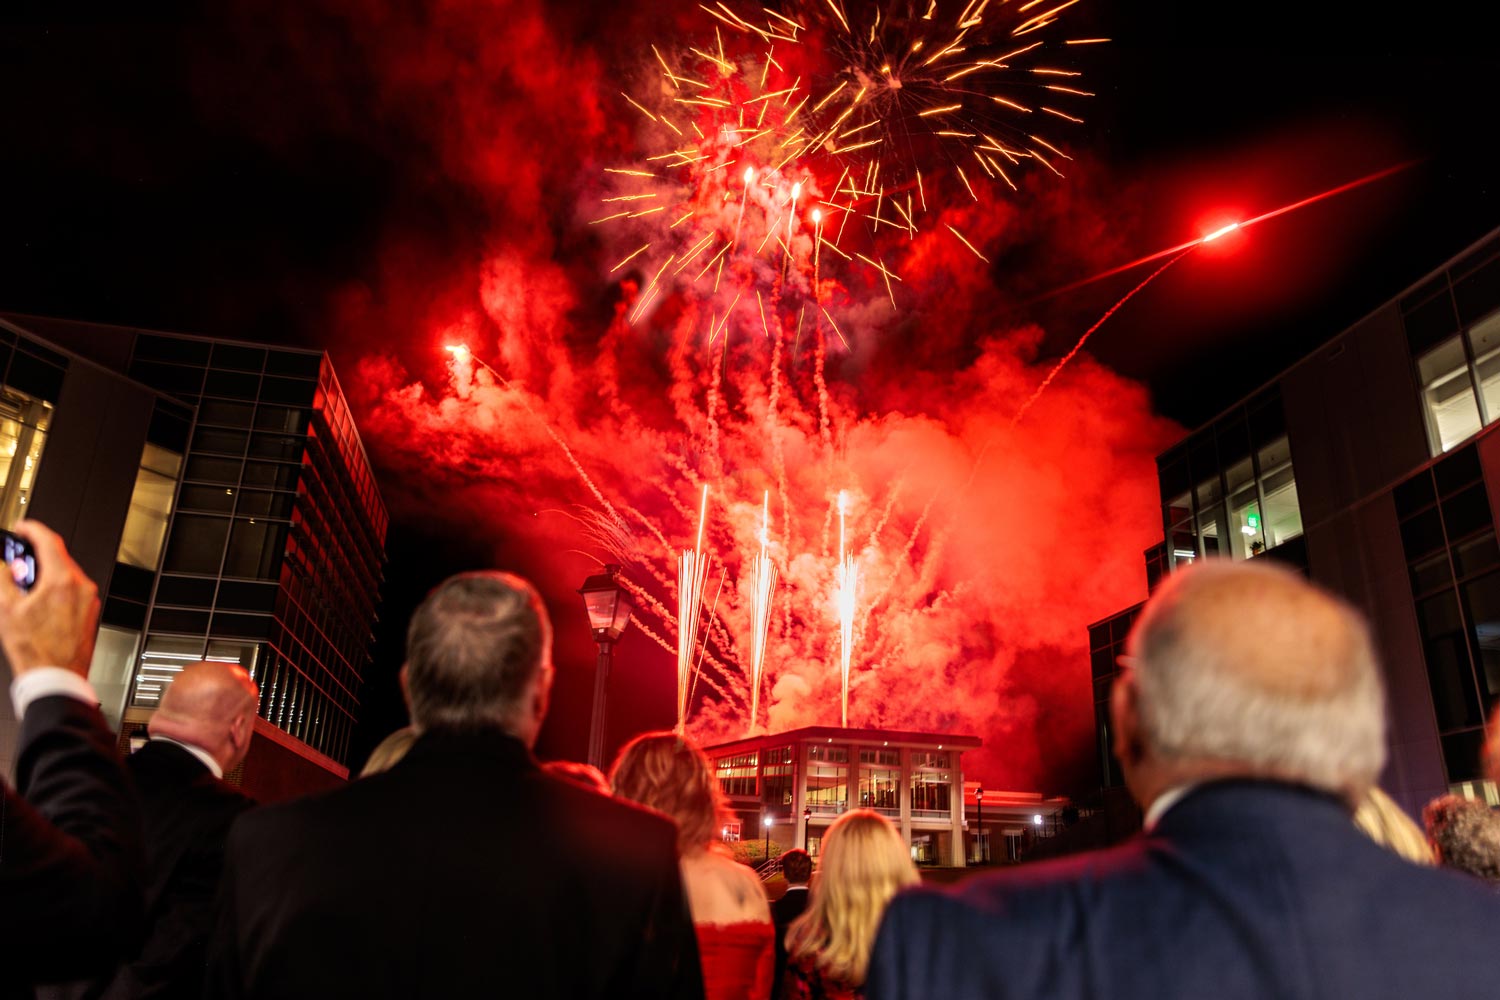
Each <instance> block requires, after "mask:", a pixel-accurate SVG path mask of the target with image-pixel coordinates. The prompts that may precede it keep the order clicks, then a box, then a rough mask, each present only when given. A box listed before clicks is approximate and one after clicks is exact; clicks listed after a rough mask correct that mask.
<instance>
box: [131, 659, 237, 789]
mask: <svg viewBox="0 0 1500 1000" xmlns="http://www.w3.org/2000/svg"><path fill="white" fill-rule="evenodd" d="M259 693H260V691H259V688H257V687H256V684H255V682H254V681H253V680H251V679H250V675H249V674H247V673H245V671H244V670H243V669H242V668H240V667H238V666H235V665H234V664H232V663H217V662H211V661H205V662H202V663H193V664H189V665H188V666H186V667H184V668H183V670H182V672H181V673H180V674H178V675H177V679H176V680H174V681H173V682H172V684H171V686H170V687H168V688H167V691H166V693H165V694H164V695H162V699H161V706H160V707H159V708H157V710H156V713H155V714H154V715H152V716H151V721H150V722H149V723H147V725H146V728H147V730H148V731H149V732H150V733H151V735H152V736H162V737H165V738H167V739H170V740H177V741H178V742H180V743H191V744H192V745H194V746H197V747H201V748H202V749H204V750H206V751H207V752H208V753H209V754H210V755H211V756H213V757H214V759H216V760H217V761H218V762H219V764H220V765H221V766H223V768H224V770H225V771H230V770H232V769H233V768H234V767H235V765H237V764H238V763H239V762H240V761H242V760H244V758H245V752H246V751H247V750H249V748H250V735H251V732H252V731H253V729H254V726H255V704H256V700H257V699H258V697H259Z"/></svg>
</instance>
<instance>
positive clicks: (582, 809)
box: [533, 771, 677, 844]
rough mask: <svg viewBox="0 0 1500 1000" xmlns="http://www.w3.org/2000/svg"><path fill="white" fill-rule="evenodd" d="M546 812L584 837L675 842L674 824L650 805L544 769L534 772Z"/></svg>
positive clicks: (602, 839) (607, 839) (606, 839)
mask: <svg viewBox="0 0 1500 1000" xmlns="http://www.w3.org/2000/svg"><path fill="white" fill-rule="evenodd" d="M533 780H534V781H535V783H536V784H535V788H536V793H537V795H538V796H539V797H540V798H542V799H544V800H546V801H547V802H548V804H549V806H550V809H549V812H551V813H552V814H553V815H554V816H556V817H557V818H558V819H559V820H561V821H563V822H565V823H567V825H568V828H569V829H570V830H573V831H574V832H575V833H576V834H577V835H578V836H580V837H582V838H584V839H597V840H600V841H616V842H619V841H646V842H655V843H658V844H675V843H676V841H677V826H676V824H675V823H673V822H672V821H671V820H670V819H668V818H667V817H666V816H663V815H662V814H661V813H659V812H656V811H654V810H652V809H647V808H645V807H643V806H639V805H636V804H635V803H634V802H624V801H621V800H620V799H616V798H612V797H610V796H608V795H604V794H602V793H600V792H595V791H592V790H590V789H587V788H583V787H581V786H579V785H575V784H574V783H572V782H570V781H566V780H564V779H562V778H557V777H555V776H553V775H550V774H546V773H544V772H540V771H539V772H537V773H536V774H535V775H534V776H533Z"/></svg>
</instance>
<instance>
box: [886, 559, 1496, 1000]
mask: <svg viewBox="0 0 1500 1000" xmlns="http://www.w3.org/2000/svg"><path fill="white" fill-rule="evenodd" d="M1127 649H1128V656H1126V657H1124V658H1122V661H1121V667H1122V670H1121V673H1120V676H1119V679H1118V680H1117V681H1116V684H1115V688H1114V691H1113V695H1112V698H1111V703H1110V726H1111V731H1112V733H1113V738H1114V747H1115V753H1116V755H1117V756H1118V757H1119V759H1120V764H1121V767H1122V769H1123V772H1124V775H1125V781H1126V784H1127V786H1128V787H1129V789H1130V791H1131V793H1132V794H1133V795H1134V797H1135V799H1136V801H1137V802H1138V803H1139V804H1140V806H1141V808H1142V809H1143V810H1144V812H1145V830H1144V832H1143V833H1142V835H1141V836H1139V837H1137V838H1136V839H1134V840H1132V841H1129V842H1127V843H1125V844H1123V845H1121V846H1119V847H1116V848H1113V849H1110V850H1106V851H1099V852H1094V853H1091V854H1083V855H1078V856H1075V857H1072V858H1064V859H1060V860H1058V861H1054V862H1043V863H1036V864H1032V865H1025V866H1022V867H1020V868H1018V869H1015V870H1013V871H1010V872H1005V873H1001V874H998V875H996V876H992V877H984V878H978V879H972V880H970V881H969V882H967V883H964V884H963V885H962V886H960V887H958V888H957V889H955V890H950V891H922V890H918V891H915V892H912V893H909V894H905V895H903V896H900V897H898V898H897V899H896V900H895V901H894V902H893V903H892V904H891V906H890V908H889V909H888V910H887V912H886V916H885V919H884V921H883V923H882V925H881V929H880V934H879V939H878V941H877V943H876V945H875V949H874V959H873V962H872V965H871V971H870V978H869V984H868V996H869V997H870V1000H895V998H907V997H911V998H916V997H935V996H942V997H949V998H954V1000H961V998H967V997H986V998H991V997H993V998H1000V997H1012V996H1014V997H1031V996H1048V997H1094V998H1110V997H1121V998H1124V997H1152V998H1171V997H1205V996H1211V997H1214V998H1215V1000H1232V998H1238V997H1245V998H1251V997H1254V998H1261V997H1282V998H1285V997H1355V996H1357V997H1362V998H1386V997H1389V998H1396V997H1403V998H1404V997H1412V996H1422V995H1433V994H1438V995H1452V996H1487V995H1493V993H1494V985H1493V977H1492V974H1491V973H1490V971H1489V968H1488V967H1489V964H1490V961H1491V956H1492V955H1493V948H1494V940H1493V939H1494V933H1495V929H1496V928H1497V927H1500V896H1496V895H1495V894H1494V893H1492V892H1488V891H1486V890H1485V889H1484V888H1483V887H1482V886H1479V885H1477V884H1474V883H1473V881H1472V880H1465V879H1463V878H1462V877H1458V876H1454V875H1453V874H1452V873H1447V872H1440V871H1435V870H1433V869H1430V868H1421V867H1418V866H1416V865H1413V864H1411V863H1409V862H1407V861H1404V860H1402V859H1401V858H1399V857H1397V856H1396V855H1395V854H1393V853H1391V852H1389V851H1386V850H1385V849H1383V848H1381V847H1379V846H1377V845H1376V844H1374V843H1372V842H1371V841H1370V840H1368V839H1367V838H1366V837H1364V836H1363V835H1362V834H1361V833H1359V832H1358V831H1357V830H1356V829H1355V827H1354V824H1353V822H1352V820H1351V813H1352V810H1353V806H1354V804H1355V803H1357V802H1359V801H1360V800H1361V798H1362V797H1363V796H1364V794H1365V792H1366V791H1367V790H1368V789H1369V788H1370V787H1371V785H1372V784H1373V782H1374V781H1375V778H1376V776H1377V775H1378V774H1379V772H1380V770H1381V768H1382V767H1383V765H1384V762H1385V710H1384V692H1383V688H1382V683H1381V677H1380V672H1379V668H1378V665H1377V663H1376V658H1375V653H1374V649H1373V646H1372V643H1371V641H1370V637H1369V632H1368V630H1367V628H1366V626H1365V623H1364V622H1363V620H1362V619H1361V618H1360V617H1359V615H1358V614H1356V613H1355V612H1354V611H1353V610H1352V609H1351V608H1349V607H1348V606H1347V605H1346V604H1344V603H1343V602H1342V601H1340V600H1338V599H1337V598H1335V597H1333V596H1332V595H1330V594H1328V593H1326V592H1325V591H1323V590H1320V589H1319V588H1317V587H1314V586H1313V585H1311V584H1309V583H1308V582H1307V581H1306V580H1304V579H1303V578H1302V577H1300V576H1298V575H1296V574H1295V573H1292V572H1291V571H1289V570H1287V569H1284V568H1279V567H1276V566H1273V565H1270V564H1268V563H1267V562H1266V560H1260V559H1258V560H1255V561H1254V562H1250V563H1231V562H1229V561H1227V560H1223V561H1220V560H1214V561H1210V562H1207V563H1205V564H1203V565H1199V566H1194V567H1191V568H1188V569H1186V570H1182V571H1180V572H1178V573H1175V574H1173V575H1172V576H1171V577H1170V578H1169V579H1168V580H1167V582H1165V583H1164V584H1163V585H1162V586H1161V587H1160V588H1159V589H1158V590H1157V592H1156V594H1155V595H1154V596H1153V597H1152V598H1151V600H1150V601H1148V602H1147V604H1146V607H1145V609H1144V610H1143V612H1142V614H1141V617H1140V619H1139V621H1138V622H1137V623H1136V626H1135V629H1134V630H1133V631H1132V633H1131V635H1130V639H1129V641H1128V644H1127Z"/></svg>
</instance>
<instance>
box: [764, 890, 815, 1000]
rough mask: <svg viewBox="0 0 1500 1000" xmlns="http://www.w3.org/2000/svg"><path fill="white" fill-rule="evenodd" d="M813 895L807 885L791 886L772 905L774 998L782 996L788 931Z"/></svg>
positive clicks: (772, 987)
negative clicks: (774, 927) (774, 970)
mask: <svg viewBox="0 0 1500 1000" xmlns="http://www.w3.org/2000/svg"><path fill="white" fill-rule="evenodd" d="M811 895H812V894H811V893H810V892H809V891H808V888H807V886H805V885H789V886H787V889H786V892H785V893H784V894H783V895H782V897H781V898H780V899H778V900H776V902H774V903H772V904H771V920H772V922H774V923H775V924H776V979H775V980H774V981H773V983H772V986H771V996H772V997H779V996H781V995H782V990H781V986H782V983H781V980H782V979H783V978H784V977H785V976H786V929H787V928H788V927H790V926H792V921H793V920H796V919H797V918H798V917H800V916H802V913H803V911H805V910H806V909H807V901H808V898H809V897H810V896H811Z"/></svg>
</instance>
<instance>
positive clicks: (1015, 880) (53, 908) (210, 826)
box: [0, 522, 1500, 1000]
mask: <svg viewBox="0 0 1500 1000" xmlns="http://www.w3.org/2000/svg"><path fill="white" fill-rule="evenodd" d="M16 531H17V533H18V534H20V535H22V536H23V537H24V538H26V539H27V540H28V541H30V542H31V543H32V544H33V546H34V547H35V549H36V552H37V560H38V565H39V568H40V572H39V574H38V580H37V583H36V585H35V587H33V588H32V589H31V590H30V591H29V592H23V591H21V590H20V589H18V588H17V587H16V586H15V584H14V583H13V582H12V581H11V580H10V579H9V577H7V576H5V575H3V574H0V647H3V649H4V652H5V655H6V658H7V660H8V662H9V664H10V667H11V671H12V674H13V678H14V680H13V683H12V685H11V696H12V700H13V702H14V704H15V708H16V712H17V717H18V718H19V719H20V720H21V731H20V741H19V759H18V764H17V775H16V783H17V787H16V789H15V790H14V791H13V790H12V789H11V788H10V787H9V786H0V791H3V795H4V798H3V801H0V942H3V947H4V960H3V962H0V998H4V997H11V996H17V997H20V996H40V997H69V998H85V997H87V998H95V997H111V998H134V997H197V996H210V997H233V998H238V997H246V998H250V997H255V998H277V1000H295V998H301V997H308V998H312V997H360V998H381V997H391V998H397V997H403V998H404V997H421V996H430V997H467V996H516V997H527V998H552V997H557V998H562V997H576V998H589V997H601V998H602V997H642V998H645V997H662V998H668V1000H675V998H699V997H705V998H707V1000H770V998H786V1000H852V998H864V997H868V998H871V1000H887V998H889V1000H897V998H922V997H935V998H949V997H953V998H967V997H976V998H977V997H1054V996H1058V997H1085V996H1087V997H1201V996H1208V995H1212V996H1216V997H1343V996H1360V997H1377V998H1379V997H1408V996H1413V995H1419V994H1421V993H1429V992H1450V993H1452V994H1454V995H1461V996H1484V995H1500V984H1496V983H1495V973H1494V971H1493V970H1492V969H1491V968H1490V960H1491V958H1492V955H1493V944H1492V942H1493V940H1494V937H1495V933H1496V931H1497V930H1500V826H1497V820H1496V814H1495V813H1494V812H1493V811H1492V810H1491V809H1490V808H1489V807H1488V806H1486V805H1485V804H1484V803H1478V802H1474V801H1471V800H1467V799H1463V798H1457V797H1452V796H1449V797H1445V798H1443V799H1441V800H1438V801H1435V802H1433V803H1432V804H1431V805H1430V806H1429V807H1428V809H1427V810H1426V813H1425V815H1424V817H1423V820H1424V823H1425V824H1426V833H1425V835H1424V834H1423V833H1422V831H1421V830H1420V829H1419V828H1417V827H1416V825H1415V823H1413V821H1412V820H1411V819H1410V817H1407V816H1406V815H1405V814H1404V813H1403V812H1402V811H1401V810H1400V808H1399V806H1397V805H1396V804H1395V803H1394V802H1392V801H1391V800H1390V798H1389V797H1388V796H1385V795H1384V794H1383V793H1382V792H1380V791H1379V789H1378V788H1377V787H1376V785H1375V779H1376V777H1377V775H1378V774H1379V773H1380V772H1381V770H1382V768H1383V766H1384V763H1385V742H1386V734H1385V705H1384V691H1383V686H1382V683H1381V679H1380V672H1379V668H1378V666H1377V663H1376V659H1375V655H1374V651H1373V647H1372V644H1371V641H1370V638H1369V634H1368V631H1367V628H1366V625H1365V624H1364V622H1363V621H1362V620H1361V619H1360V618H1359V616H1358V615H1357V614H1355V613H1354V612H1353V611H1352V610H1351V609H1350V608H1348V607H1347V606H1346V605H1345V604H1343V603H1342V602H1341V601H1339V600H1337V599H1336V598H1334V597H1332V596H1331V595H1329V594H1327V593H1325V592H1323V591H1322V590H1320V589H1318V588H1316V587H1314V586H1312V585H1311V584H1309V583H1307V582H1306V581H1305V580H1304V579H1302V578H1301V577H1299V576H1297V575H1295V574H1293V573H1291V572H1289V571H1286V570H1283V569H1277V568H1273V567H1268V566H1265V565H1264V564H1263V562H1262V561H1259V560H1257V561H1256V562H1254V563H1229V562H1220V563H1216V564H1211V565H1205V566H1197V567H1193V568H1190V569H1187V570H1185V571H1183V572H1180V573H1177V574H1174V575H1173V576H1172V577H1171V578H1170V579H1169V580H1167V581H1166V582H1164V583H1163V584H1162V585H1161V586H1160V587H1159V588H1158V590H1157V592H1156V593H1155V594H1154V595H1153V597H1152V598H1151V600H1150V601H1149V602H1148V603H1147V606H1146V608H1145V610H1144V611H1143V613H1142V615H1141V617H1140V619H1139V621H1138V622H1137V625H1136V627H1135V629H1134V631H1133V632H1132V634H1131V636H1130V638H1129V641H1128V655H1127V656H1126V657H1124V658H1122V662H1121V672H1120V675H1119V679H1118V680H1117V682H1116V685H1115V688H1114V691H1113V693H1112V696H1111V703H1110V723H1111V726H1110V728H1111V733H1112V735H1113V739H1114V750H1115V753H1116V755H1117V757H1118V758H1119V760H1120V762H1121V766H1122V768H1123V771H1124V773H1125V776H1126V781H1127V784H1128V786H1129V789H1130V791H1131V793H1132V795H1133V796H1134V797H1135V799H1136V801H1137V802H1138V803H1139V804H1140V806H1141V809H1142V810H1143V813H1144V817H1145V821H1144V830H1143V831H1142V833H1141V834H1140V835H1138V836H1136V837H1135V838H1133V839H1131V840H1129V841H1127V842H1125V843H1123V844H1121V845H1118V846H1116V847H1113V848H1110V849H1107V850H1103V851H1096V852H1090V853H1085V854H1079V855H1075V856H1072V857H1067V858H1062V859H1057V860H1050V861H1045V862H1037V863H1033V864H1025V865H1020V866H1016V867H1013V868H1008V869H1007V870H1004V871H1000V872H993V873H987V874H983V875H978V876H973V877H970V878H968V879H965V880H963V881H961V882H960V883H958V884H956V885H954V886H952V887H946V888H936V887H924V886H922V885H920V884H919V883H920V881H921V880H920V878H919V874H918V872H917V869H916V867H915V866H914V865H913V863H912V860H911V855H910V852H909V849H908V846H907V844H906V843H905V841H904V840H903V838H902V836H901V834H900V833H899V832H898V831H897V830H896V829H895V827H894V826H893V825H892V824H891V822H890V821H889V820H887V819H886V818H884V817H883V816H881V815H879V814H877V813H875V812H872V811H869V810H858V809H857V810H853V811H850V812H847V813H845V814H844V815H842V816H840V817H839V818H838V819H837V820H835V821H834V822H833V823H832V824H831V825H830V826H829V828H828V829H827V831H826V832H825V834H824V836H823V837H822V839H821V842H820V851H819V856H818V857H817V858H816V859H814V858H812V857H811V856H810V855H809V854H808V853H807V852H806V851H802V850H800V849H799V850H793V851H789V852H787V853H786V854H785V855H783V856H782V858H781V859H780V865H779V867H780V871H781V873H782V875H783V876H784V878H785V882H786V890H785V893H784V894H783V895H781V896H780V897H779V898H777V899H776V900H775V902H774V903H772V902H771V901H770V900H769V898H768V895H767V891H766V885H765V883H764V882H762V880H761V878H760V877H758V876H757V874H756V873H755V872H754V871H752V870H751V869H750V868H749V867H747V866H745V865H743V864H741V863H739V862H738V861H736V860H735V858H734V857H733V855H732V854H731V853H729V851H728V850H727V849H726V847H725V845H724V844H723V842H722V839H721V835H720V834H721V830H722V828H723V826H724V824H725V823H726V821H727V820H728V813H727V811H726V806H725V801H724V798H723V796H722V793H721V792H720V789H719V785H718V782H717V780H716V778H715V775H714V772H713V768H712V765H711V764H710V762H709V760H708V758H707V757H706V756H705V755H704V753H703V752H702V750H700V749H699V748H698V747H697V746H695V745H694V744H693V743H692V741H691V740H688V739H686V738H684V737H682V736H679V735H676V734H673V733H665V732H663V733H647V734H645V735H642V736H638V737H636V738H635V739H633V740H632V741H631V742H630V743H629V744H627V745H626V746H625V747H624V748H623V750H622V751H621V752H620V754H619V757H618V759H617V760H616V761H615V763H614V766H613V767H612V769H611V771H610V773H609V774H608V776H606V775H604V774H602V773H600V772H599V771H598V770H597V769H594V768H589V767H587V766H586V765H579V764H572V763H568V762H552V763H549V764H546V765H541V764H538V763H537V761H536V760H535V758H534V756H533V753H532V748H533V746H534V745H535V742H536V738H537V734H538V732H539V731H540V729H541V727H542V724H543V722H544V720H545V718H546V715H547V709H548V704H549V698H550V693H551V687H552V680H553V666H552V661H551V643H552V635H551V625H550V621H549V619H548V616H547V611H546V608H545V607H544V605H543V603H542V600H541V598H540V596H539V595H538V594H537V592H536V590H535V589H534V588H533V587H532V586H531V585H530V584H529V583H527V582H526V581H525V580H523V579H521V578H519V577H516V576H514V575H511V574H507V573H502V572H482V573H468V574H462V575H459V576H456V577H453V578H450V579H449V580H447V581H445V582H444V583H442V584H441V585H439V586H438V587H437V588H436V589H435V590H434V591H433V592H432V593H431V594H430V595H429V596H428V597H427V599H426V600H425V601H424V602H423V603H422V605H421V606H420V607H419V608H418V609H417V610H416V612H415V613H414V614H413V616H412V620H411V622H410V625H409V628H408V633H407V651H406V652H407V655H406V664H405V666H404V667H403V669H402V671H401V683H402V687H403V690H404V692H405V695H406V700H407V704H408V707H409V711H410V717H411V725H410V726H409V727H408V728H407V729H404V730H402V731H400V732H399V733H397V734H393V736H392V737H391V738H390V739H389V740H388V741H386V743H384V744H382V745H381V746H380V747H379V748H377V750H376V752H375V753H374V754H372V755H371V758H370V760H369V762H368V763H367V764H366V766H365V768H364V770H363V772H362V773H361V774H360V776H359V777H358V778H357V779H356V780H353V781H351V782H350V783H349V784H348V785H346V786H345V787H342V788H340V789H338V790H336V791H334V792H331V793H327V794H324V795H320V796H315V797H309V798H305V799H300V800H296V801H292V802H287V803H283V804H277V805H271V806H256V805H255V804H254V803H253V802H251V801H250V800H249V799H247V798H246V797H245V796H243V795H242V794H240V793H239V792H238V791H237V790H235V789H234V788H233V787H231V786H230V785H229V784H228V783H226V782H225V781H224V775H225V774H226V773H228V772H229V771H232V770H233V769H234V768H235V766H236V765H237V764H238V763H239V762H240V761H241V760H242V759H243V757H244V754H245V752H246V750H247V749H248V747H249V744H250V737H251V733H252V732H253V726H254V706H255V703H256V689H255V684H254V681H253V680H252V679H251V678H250V677H248V676H247V675H246V674H245V673H244V671H242V670H240V669H238V668H237V667H233V666H230V665H226V664H219V663H201V664H195V665H191V666H189V667H187V668H185V669H184V670H183V671H182V672H181V674H180V675H179V677H178V678H177V680H176V681H175V683H174V684H173V685H172V686H171V687H170V688H169V689H168V690H167V692H166V693H165V695H164V696H163V698H162V701H161V705H160V708H159V710H158V711H157V712H156V714H155V715H154V716H153V718H152V720H151V723H150V726H149V739H148V740H147V742H146V743H145V745H144V746H142V747H141V748H140V749H139V750H137V751H135V752H134V753H132V754H130V755H129V756H128V757H127V758H125V759H124V760H123V761H122V760H121V759H120V758H119V756H118V754H117V753H116V751H115V747H114V737H113V736H112V734H111V733H110V732H109V730H108V728H107V726H106V725H105V722H104V720H103V717H102V716H101V715H100V713H99V710H98V706H97V699H96V698H95V696H94V693H93V691H92V689H91V687H90V686H89V684H88V682H87V673H88V666H89V662H90V660H91V656H92V648H93V642H94V634H95V630H96V626H97V619H98V612H99V601H98V596H97V592H96V588H95V587H94V585H93V583H92V582H91V581H89V580H88V578H87V577H86V576H85V575H84V573H83V572H82V571H81V570H80V569H79V568H78V567H77V566H76V565H75V564H74V563H73V561H72V560H71V558H70V557H69V556H68V554H67V551H66V548H65V547H64V545H63V543H62V542H61V540H60V539H59V538H58V537H57V536H56V535H55V534H53V533H52V532H51V531H49V530H47V529H46V528H44V527H42V526H41V525H38V524H35V523H28V522H22V524H20V525H19V526H18V527H17V528H16ZM1497 728H1500V727H1497ZM1496 739H1500V734H1495V735H1492V740H1491V748H1490V764H1491V766H1492V767H1497V768H1500V748H1496V747H1495V745H1494V741H1495V740H1496ZM815 861H816V863H815Z"/></svg>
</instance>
